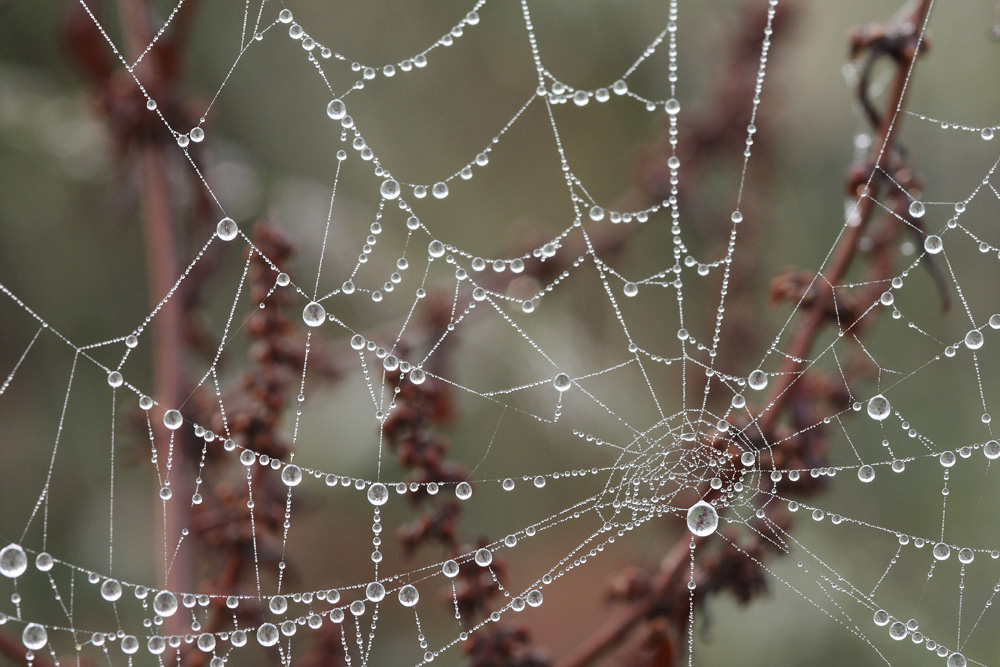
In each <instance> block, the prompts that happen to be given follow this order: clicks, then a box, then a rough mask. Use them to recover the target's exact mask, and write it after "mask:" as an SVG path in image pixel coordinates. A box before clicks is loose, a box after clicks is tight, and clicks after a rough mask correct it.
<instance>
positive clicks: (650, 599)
mask: <svg viewBox="0 0 1000 667" xmlns="http://www.w3.org/2000/svg"><path fill="white" fill-rule="evenodd" d="M930 6H931V0H922V1H921V3H920V5H919V6H918V7H917V8H916V10H915V11H914V12H913V14H912V15H911V17H910V18H909V24H910V25H911V26H912V27H913V29H914V30H920V29H921V28H922V27H923V25H924V23H925V21H926V19H927V16H928V13H929V12H930ZM913 58H914V59H915V58H916V54H914V56H913ZM912 62H913V59H906V60H901V61H899V62H897V65H896V73H895V76H894V80H893V86H892V92H891V94H890V95H889V97H888V98H887V100H886V104H885V109H886V112H885V113H884V114H883V116H882V126H881V127H880V128H879V140H878V141H877V142H876V143H874V144H873V146H874V148H873V151H874V155H873V159H872V160H871V161H870V164H872V165H873V166H874V171H876V172H877V171H878V170H880V169H881V168H882V167H883V166H884V165H885V162H886V159H887V157H888V155H889V154H890V152H891V148H892V145H893V141H894V137H895V134H896V131H897V130H898V128H899V121H900V114H899V113H898V112H899V111H900V110H901V109H902V108H903V102H904V99H905V95H906V87H907V81H908V78H909V74H910V70H911V65H912ZM876 177H877V176H876ZM872 187H873V186H872V183H869V184H868V185H866V186H865V188H864V191H863V193H862V194H861V196H860V200H859V202H858V211H857V215H858V218H859V222H858V224H857V225H856V226H853V227H848V228H847V229H846V230H845V231H844V233H843V234H842V235H841V237H840V238H839V239H838V241H837V247H836V248H835V249H834V253H833V256H832V258H831V260H830V263H829V268H828V269H827V270H826V271H824V272H823V275H824V276H825V277H826V279H827V280H828V281H829V282H830V283H831V284H834V285H836V284H837V283H839V282H840V281H841V280H842V279H843V277H844V276H845V275H846V274H847V270H848V268H849V267H850V265H851V261H852V260H853V259H854V256H855V254H856V252H857V248H858V240H859V239H860V237H861V235H862V233H864V230H865V227H866V226H867V223H868V221H869V219H870V218H871V215H872V213H873V211H874V200H875V197H876V193H875V192H872V191H871V188H872ZM824 319H825V315H824V313H823V312H822V309H818V308H817V309H812V310H809V311H807V312H806V313H805V314H804V316H803V318H802V320H801V321H800V322H799V323H798V324H797V328H796V331H795V333H794V334H793V336H792V341H791V343H790V345H789V348H788V350H787V352H788V355H789V357H793V358H806V357H807V356H808V354H809V351H810V349H811V348H812V346H813V343H814V342H815V341H816V338H817V336H818V335H819V333H820V331H821V330H822V328H823V324H824ZM797 366H798V363H797V362H795V361H793V360H792V359H791V358H788V357H786V360H785V362H784V363H783V364H782V367H781V371H780V374H779V375H777V376H776V378H775V380H776V381H775V383H774V385H773V388H772V390H771V394H770V401H769V402H768V406H769V407H768V410H767V412H765V413H764V414H763V415H762V416H761V418H760V419H759V420H758V421H757V426H758V428H759V429H760V431H761V433H762V434H765V436H766V434H769V433H771V432H772V431H773V428H774V427H775V426H776V425H777V421H778V419H779V418H780V417H781V416H782V414H781V413H782V409H783V408H784V407H785V405H786V401H787V400H788V397H789V396H790V394H791V392H790V391H789V389H790V387H791V386H792V384H793V383H794V382H795V380H796V379H797V378H798V377H799V376H800V374H799V373H798V372H797V371H798V368H797ZM689 554H690V547H689V541H688V540H687V539H680V540H678V542H677V544H675V545H674V547H673V549H671V551H670V552H669V553H668V555H667V557H666V558H664V559H663V561H662V562H661V564H660V570H659V572H658V574H657V576H656V578H655V580H654V583H653V585H652V586H651V588H650V591H649V593H648V594H647V595H645V596H643V598H642V599H640V600H637V601H635V602H632V603H630V604H629V606H628V607H627V608H626V609H625V610H623V612H622V613H621V614H619V615H618V616H616V617H615V618H613V619H611V620H610V621H609V622H608V623H606V624H605V625H604V626H602V627H600V628H598V629H597V630H596V631H595V632H594V633H593V634H591V635H590V637H589V638H588V639H587V640H586V641H584V642H583V643H581V644H580V645H579V647H577V648H576V649H575V650H574V651H572V652H570V653H569V654H568V655H566V656H564V657H563V658H562V659H561V660H560V661H559V662H558V663H557V664H558V665H559V667H584V666H585V665H589V664H592V663H593V662H594V661H595V660H597V659H598V658H599V657H600V656H601V655H603V654H604V653H606V652H607V651H609V650H610V649H612V648H613V647H615V646H616V645H617V644H619V643H620V642H621V641H622V639H623V638H624V637H625V636H626V635H627V634H628V633H629V632H630V631H631V630H632V629H634V628H635V627H636V626H637V625H638V624H640V623H642V622H643V620H644V619H646V618H648V617H649V616H650V614H652V613H653V612H654V610H655V608H656V606H657V604H658V603H659V601H660V599H661V598H662V596H663V595H664V594H665V593H666V592H667V591H668V590H669V589H670V587H671V586H672V584H673V582H674V581H675V580H676V578H677V577H678V576H682V573H684V572H685V570H686V568H687V566H688V564H689Z"/></svg>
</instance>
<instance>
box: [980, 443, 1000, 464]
mask: <svg viewBox="0 0 1000 667" xmlns="http://www.w3.org/2000/svg"><path fill="white" fill-rule="evenodd" d="M983 454H985V455H986V458H988V459H991V460H992V459H997V458H1000V442H997V441H996V440H990V441H989V442H987V443H986V444H985V445H984V446H983Z"/></svg>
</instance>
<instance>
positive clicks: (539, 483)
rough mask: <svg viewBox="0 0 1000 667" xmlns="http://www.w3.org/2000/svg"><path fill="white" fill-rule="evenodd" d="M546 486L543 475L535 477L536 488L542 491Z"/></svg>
mask: <svg viewBox="0 0 1000 667" xmlns="http://www.w3.org/2000/svg"><path fill="white" fill-rule="evenodd" d="M543 486H545V478H544V477H543V476H542V475H538V476H537V477H535V488H537V489H540V488H542V487H543Z"/></svg>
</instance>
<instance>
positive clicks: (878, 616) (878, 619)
mask: <svg viewBox="0 0 1000 667" xmlns="http://www.w3.org/2000/svg"><path fill="white" fill-rule="evenodd" d="M874 620H875V625H877V626H879V627H885V626H886V625H889V612H887V611H886V610H885V609H879V610H878V611H876V612H875V618H874Z"/></svg>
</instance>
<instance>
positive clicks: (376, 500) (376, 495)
mask: <svg viewBox="0 0 1000 667" xmlns="http://www.w3.org/2000/svg"><path fill="white" fill-rule="evenodd" d="M387 500H389V489H387V488H386V487H385V484H383V483H382V482H375V483H374V484H372V485H371V486H369V487H368V502H370V503H371V504H372V505H375V506H376V507H377V506H379V505H385V503H386V501H387Z"/></svg>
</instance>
